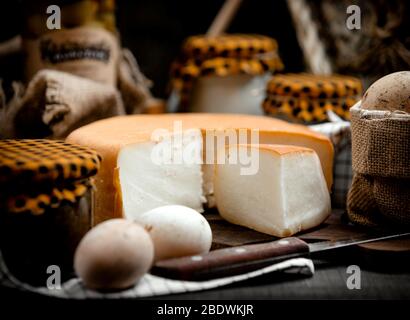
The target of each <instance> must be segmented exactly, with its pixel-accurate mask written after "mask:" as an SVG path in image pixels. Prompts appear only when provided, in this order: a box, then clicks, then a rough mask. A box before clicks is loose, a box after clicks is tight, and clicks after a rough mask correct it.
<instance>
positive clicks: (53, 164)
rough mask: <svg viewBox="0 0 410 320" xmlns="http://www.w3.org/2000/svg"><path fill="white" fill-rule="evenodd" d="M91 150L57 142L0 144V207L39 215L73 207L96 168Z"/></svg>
mask: <svg viewBox="0 0 410 320" xmlns="http://www.w3.org/2000/svg"><path fill="white" fill-rule="evenodd" d="M100 162H101V157H100V156H99V155H98V154H97V153H96V152H95V151H93V150H91V149H89V148H86V147H83V146H77V145H74V144H71V143H66V142H63V141H57V140H46V139H38V140H37V139H23V140H0V190H1V192H0V193H1V196H0V198H1V199H0V201H1V204H0V206H6V208H7V209H8V211H10V212H25V211H29V212H32V213H34V214H41V213H43V212H44V211H45V209H46V208H48V207H52V208H55V207H58V206H59V205H60V204H61V203H63V202H64V201H68V202H71V203H75V202H76V201H77V200H78V199H79V198H80V197H81V196H83V195H84V194H85V193H86V191H87V190H88V189H89V188H90V187H91V182H90V179H89V178H90V177H92V176H94V175H95V174H96V173H97V171H98V169H99V167H100Z"/></svg>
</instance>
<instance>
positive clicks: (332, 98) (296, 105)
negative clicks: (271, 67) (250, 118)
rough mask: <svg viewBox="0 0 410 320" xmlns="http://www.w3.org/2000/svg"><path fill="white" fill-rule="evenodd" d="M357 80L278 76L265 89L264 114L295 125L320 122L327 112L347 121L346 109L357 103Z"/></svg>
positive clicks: (347, 77)
mask: <svg viewBox="0 0 410 320" xmlns="http://www.w3.org/2000/svg"><path fill="white" fill-rule="evenodd" d="M361 93H362V84H361V81H360V79H358V78H354V77H350V76H344V75H326V76H325V75H313V74H306V73H301V74H279V75H275V76H273V77H272V79H271V80H270V81H269V83H268V86H267V90H266V99H265V101H264V102H263V109H264V111H265V113H266V114H269V115H273V116H281V117H284V118H286V119H287V120H291V121H295V122H304V123H306V122H307V123H312V122H323V121H327V120H328V115H327V111H330V110H331V111H333V112H334V113H336V114H337V115H338V116H339V117H341V118H343V119H346V120H348V119H350V112H349V110H350V108H351V107H352V106H353V105H354V104H355V103H356V102H357V101H359V100H360V97H361Z"/></svg>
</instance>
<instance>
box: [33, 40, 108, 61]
mask: <svg viewBox="0 0 410 320" xmlns="http://www.w3.org/2000/svg"><path fill="white" fill-rule="evenodd" d="M40 51H41V60H43V61H44V62H50V63H53V64H54V63H61V62H65V61H71V60H81V59H91V60H98V61H102V62H105V63H107V62H108V61H109V59H110V48H109V47H108V46H107V45H106V44H105V43H104V42H100V43H96V44H89V43H88V44H87V43H78V42H67V43H63V44H61V45H58V44H56V43H54V42H53V41H52V40H50V39H46V40H42V41H40Z"/></svg>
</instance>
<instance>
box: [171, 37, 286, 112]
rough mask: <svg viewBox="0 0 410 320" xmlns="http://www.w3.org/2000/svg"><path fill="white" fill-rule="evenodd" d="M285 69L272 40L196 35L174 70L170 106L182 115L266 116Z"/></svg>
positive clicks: (265, 38)
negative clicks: (268, 95) (276, 79)
mask: <svg viewBox="0 0 410 320" xmlns="http://www.w3.org/2000/svg"><path fill="white" fill-rule="evenodd" d="M282 68H283V65H282V61H281V60H280V58H279V55H278V45H277V42H276V41H275V40H274V39H272V38H269V37H267V36H263V35H245V34H230V35H221V36H216V37H206V36H193V37H190V38H188V39H187V40H186V41H185V43H184V45H183V47H182V54H181V57H180V58H179V59H178V60H177V61H175V62H174V63H173V65H172V68H171V87H172V89H173V94H174V95H173V96H171V99H170V101H171V104H172V103H174V104H178V105H179V110H182V111H190V112H211V113H247V114H261V113H262V111H261V108H260V104H261V102H262V100H263V98H264V95H265V92H264V91H265V89H264V88H265V87H266V83H267V81H268V79H269V78H270V76H271V75H272V73H274V72H275V71H278V70H282ZM175 100H179V103H176V102H175Z"/></svg>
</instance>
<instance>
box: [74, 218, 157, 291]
mask: <svg viewBox="0 0 410 320" xmlns="http://www.w3.org/2000/svg"><path fill="white" fill-rule="evenodd" d="M153 258H154V245H153V243H152V240H151V237H150V235H149V234H148V232H147V231H146V230H145V229H144V228H143V227H141V226H140V225H138V224H137V223H135V222H132V221H128V220H125V219H112V220H108V221H105V222H102V223H100V224H99V225H97V226H96V227H95V228H93V229H91V230H90V231H89V232H88V233H87V234H86V235H85V236H84V238H83V239H82V240H81V242H80V244H79V245H78V247H77V250H76V252H75V256H74V269H75V271H76V273H77V275H78V276H79V277H80V278H81V279H82V280H83V282H84V284H85V285H86V286H87V287H89V288H90V289H97V290H116V289H124V288H127V287H130V286H132V285H134V284H135V283H136V282H137V280H138V279H139V278H140V277H141V276H143V275H144V274H145V273H146V272H148V270H149V269H150V268H151V266H152V263H153Z"/></svg>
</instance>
